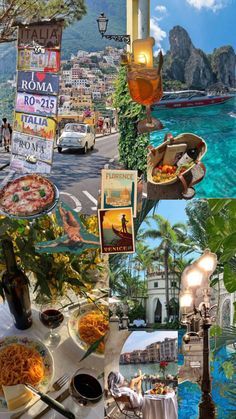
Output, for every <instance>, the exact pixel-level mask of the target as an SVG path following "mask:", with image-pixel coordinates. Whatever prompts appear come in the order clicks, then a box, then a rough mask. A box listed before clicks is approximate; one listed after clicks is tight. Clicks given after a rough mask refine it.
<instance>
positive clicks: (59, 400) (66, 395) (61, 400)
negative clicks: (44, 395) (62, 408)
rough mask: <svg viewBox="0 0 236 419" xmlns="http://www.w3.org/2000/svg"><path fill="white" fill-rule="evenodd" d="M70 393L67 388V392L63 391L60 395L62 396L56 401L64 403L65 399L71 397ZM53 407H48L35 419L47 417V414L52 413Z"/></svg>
mask: <svg viewBox="0 0 236 419" xmlns="http://www.w3.org/2000/svg"><path fill="white" fill-rule="evenodd" d="M69 395H70V392H69V389H68V388H67V389H66V390H65V391H63V393H61V394H60V396H58V397H57V398H56V399H55V400H57V401H58V402H60V403H61V402H63V401H64V400H65V399H67V397H69ZM50 409H51V407H50V406H48V407H46V409H43V410H42V412H40V413H38V414H37V415H36V416H35V417H34V419H40V418H41V417H42V416H44V415H46V413H48V412H49V411H50Z"/></svg>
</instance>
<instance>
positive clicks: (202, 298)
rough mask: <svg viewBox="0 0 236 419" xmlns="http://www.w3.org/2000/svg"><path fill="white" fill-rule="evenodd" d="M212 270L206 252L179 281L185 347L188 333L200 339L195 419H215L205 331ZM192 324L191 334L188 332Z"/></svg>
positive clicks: (214, 262)
mask: <svg viewBox="0 0 236 419" xmlns="http://www.w3.org/2000/svg"><path fill="white" fill-rule="evenodd" d="M216 266H217V256H216V255H215V254H214V253H211V252H210V250H209V249H206V250H205V251H204V253H203V255H202V256H201V257H200V258H199V259H198V260H196V261H195V262H194V263H193V264H191V265H189V266H188V267H187V268H186V269H185V270H184V272H183V274H182V278H181V285H182V292H181V296H180V308H181V313H182V318H181V323H182V324H183V325H185V326H187V334H186V335H185V336H184V338H183V339H184V342H185V343H186V341H188V339H189V341H190V340H191V333H194V335H199V337H202V339H203V373H202V379H201V390H202V400H201V402H200V404H199V419H214V418H215V405H214V402H213V400H212V396H211V377H210V360H209V354H210V348H209V329H210V327H211V325H212V321H213V317H212V316H211V311H212V310H213V309H214V308H215V306H212V307H210V296H211V288H210V284H209V279H210V276H211V275H212V274H213V272H214V270H215V269H216ZM192 323H193V325H194V331H193V332H190V325H191V324H192Z"/></svg>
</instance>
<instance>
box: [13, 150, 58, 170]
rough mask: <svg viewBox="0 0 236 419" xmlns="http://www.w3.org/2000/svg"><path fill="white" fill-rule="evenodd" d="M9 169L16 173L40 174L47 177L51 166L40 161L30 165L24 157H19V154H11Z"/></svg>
mask: <svg viewBox="0 0 236 419" xmlns="http://www.w3.org/2000/svg"><path fill="white" fill-rule="evenodd" d="M10 168H11V170H14V171H15V172H17V173H41V174H45V175H49V174H50V172H51V169H52V166H51V164H49V163H46V162H43V161H40V160H38V161H37V162H36V163H34V164H32V163H31V162H30V161H27V160H26V159H25V157H24V156H20V155H19V154H16V155H15V154H12V155H11V162H10Z"/></svg>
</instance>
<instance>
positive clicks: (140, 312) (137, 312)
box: [129, 303, 146, 323]
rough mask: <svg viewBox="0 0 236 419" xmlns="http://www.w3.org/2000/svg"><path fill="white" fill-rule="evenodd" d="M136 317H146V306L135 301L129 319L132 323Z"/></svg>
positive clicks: (143, 318)
mask: <svg viewBox="0 0 236 419" xmlns="http://www.w3.org/2000/svg"><path fill="white" fill-rule="evenodd" d="M136 319H142V320H145V319H146V311H145V308H144V307H143V306H142V304H140V303H135V305H134V307H133V308H131V310H130V311H129V320H130V322H131V323H132V322H133V321H134V320H136Z"/></svg>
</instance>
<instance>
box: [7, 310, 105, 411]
mask: <svg viewBox="0 0 236 419" xmlns="http://www.w3.org/2000/svg"><path fill="white" fill-rule="evenodd" d="M71 312H72V310H67V311H65V312H64V321H63V323H62V325H61V327H60V328H59V329H58V332H59V333H60V335H61V340H60V343H59V345H58V346H57V347H56V348H55V349H49V350H50V351H51V354H52V357H53V361H54V377H53V383H54V382H55V381H56V380H57V379H58V378H60V377H62V376H63V375H64V374H67V375H69V376H70V377H72V376H73V374H74V373H75V372H76V370H78V369H79V368H87V369H91V368H92V369H93V370H95V371H96V373H97V374H98V376H101V375H102V373H103V371H104V360H103V358H101V357H97V356H96V355H95V354H90V355H89V356H88V357H87V358H85V359H84V360H82V361H80V360H81V358H82V357H83V355H84V351H83V349H81V348H80V347H79V346H78V345H77V344H76V343H75V342H74V341H73V340H72V338H71V337H70V335H69V332H68V326H67V323H68V319H69V317H70V314H71ZM32 315H33V324H32V326H31V327H30V328H29V329H27V330H18V329H16V328H15V326H14V324H13V319H12V316H11V314H10V312H9V308H8V305H7V303H0V339H1V340H2V339H3V338H4V337H6V336H15V335H17V336H21V337H22V336H24V337H28V338H31V339H37V340H40V341H43V340H44V336H45V334H46V333H47V331H48V329H47V328H46V327H45V326H44V325H43V324H42V323H41V322H40V320H39V311H38V310H37V308H36V307H35V308H34V306H33V307H32ZM68 386H69V383H67V384H66V385H65V386H64V387H63V388H62V389H61V390H60V391H58V392H56V391H52V392H51V391H50V390H49V392H48V394H49V395H50V396H52V397H53V398H56V397H58V396H59V395H60V394H61V393H62V392H63V391H64V390H65V389H66V388H68ZM63 405H64V406H65V407H67V408H68V409H69V410H70V411H72V412H73V413H74V415H75V417H76V418H78V419H80V418H86V419H102V418H103V417H104V401H103V399H102V400H100V401H99V402H98V403H96V404H95V405H93V406H92V407H90V406H83V407H81V406H80V405H78V404H77V403H76V402H74V401H73V399H72V398H71V397H70V396H69V397H68V398H67V399H66V400H65V401H64V402H63ZM46 407H47V405H45V404H44V403H43V402H42V401H41V400H37V402H36V403H35V404H34V405H33V406H32V407H31V408H30V409H29V410H27V411H25V412H24V413H23V414H22V415H21V416H20V418H21V419H30V418H31V419H34V418H35V417H37V415H38V414H39V413H40V412H42V411H43V410H44V409H45V408H46ZM14 417H15V415H14V414H13V412H11V413H10V412H9V413H5V412H4V413H1V412H0V418H1V419H3V418H4V419H14ZM42 418H43V419H59V418H63V416H62V415H61V414H60V413H58V412H56V411H55V410H52V409H50V411H49V412H48V413H46V414H44V415H43V416H42Z"/></svg>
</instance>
